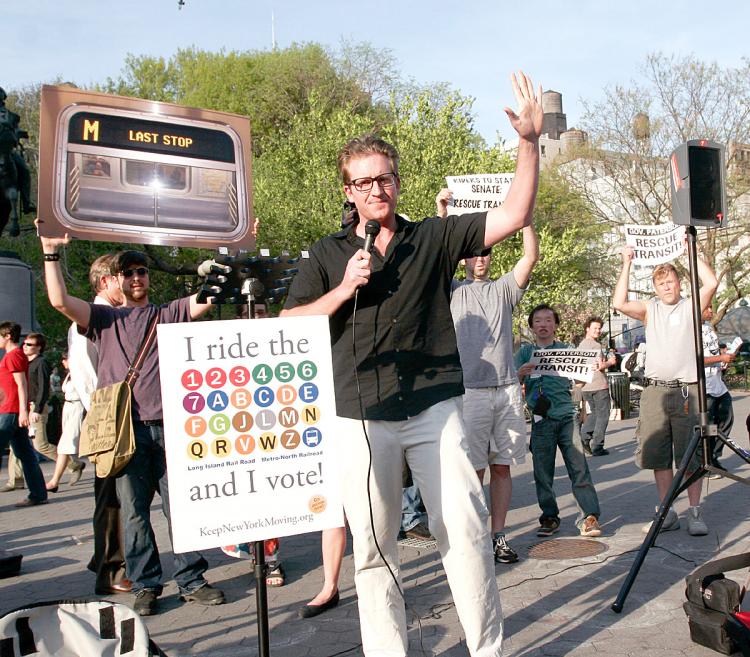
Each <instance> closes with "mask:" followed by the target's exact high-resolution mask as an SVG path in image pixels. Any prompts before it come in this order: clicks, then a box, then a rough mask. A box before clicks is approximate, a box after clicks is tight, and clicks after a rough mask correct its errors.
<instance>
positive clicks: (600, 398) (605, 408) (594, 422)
mask: <svg viewBox="0 0 750 657" xmlns="http://www.w3.org/2000/svg"><path fill="white" fill-rule="evenodd" d="M583 401H585V402H588V404H589V407H590V408H591V412H590V413H589V414H588V416H587V417H586V421H585V422H584V423H583V426H582V427H581V440H584V441H588V440H590V441H591V449H592V450H595V449H604V434H606V433H607V425H608V424H609V408H610V400H609V389H608V388H605V389H604V390H590V391H586V390H584V391H583Z"/></svg>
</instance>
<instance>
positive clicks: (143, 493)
mask: <svg viewBox="0 0 750 657" xmlns="http://www.w3.org/2000/svg"><path fill="white" fill-rule="evenodd" d="M134 429H135V454H133V458H132V459H131V460H130V462H129V463H128V464H127V465H126V466H125V468H124V469H123V470H122V472H121V473H120V474H119V475H117V494H118V496H119V498H120V517H121V519H122V524H123V534H124V545H123V553H124V556H125V565H126V569H127V575H128V577H129V578H130V580H131V581H132V582H133V592H134V593H137V592H138V591H140V590H141V589H154V590H155V591H156V592H157V593H161V589H162V583H161V576H162V570H161V562H160V561H159V550H158V547H157V545H156V537H155V536H154V530H153V529H152V527H151V519H150V513H149V510H150V508H151V502H152V501H153V499H154V493H156V492H158V493H159V495H160V497H161V509H162V511H163V512H164V516H165V517H166V518H167V524H168V526H169V532H170V537H171V534H172V520H171V517H170V514H169V484H168V482H167V460H166V454H165V452H164V429H163V427H162V426H160V425H159V426H157V425H150V426H147V425H145V424H143V423H142V422H134ZM174 567H175V573H174V579H175V582H177V586H178V587H179V589H180V593H183V594H187V593H193V592H194V591H197V590H198V589H199V588H201V587H202V586H205V584H206V580H205V579H204V578H203V573H205V572H206V570H207V568H208V563H207V562H206V560H205V559H204V558H203V556H202V555H201V554H200V553H199V552H184V553H182V554H177V553H175V555H174Z"/></svg>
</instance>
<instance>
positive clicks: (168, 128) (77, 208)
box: [40, 87, 253, 248]
mask: <svg viewBox="0 0 750 657" xmlns="http://www.w3.org/2000/svg"><path fill="white" fill-rule="evenodd" d="M45 95H46V96H47V97H46V100H47V102H48V104H52V105H53V110H54V109H55V108H56V109H57V116H56V119H55V125H54V129H55V130H54V151H53V153H54V157H53V158H52V160H53V161H54V162H55V166H54V168H53V170H51V171H40V205H41V206H42V207H43V208H46V207H48V206H47V205H46V204H45V203H44V201H45V200H46V198H45V197H47V195H48V196H49V200H50V203H49V207H50V209H51V213H50V214H52V215H54V218H55V219H56V220H57V222H59V223H58V224H57V225H56V224H55V222H51V221H47V219H46V217H45V224H47V225H45V226H44V228H43V230H44V232H45V234H59V233H61V232H63V231H64V232H69V233H70V234H72V235H74V236H78V237H84V238H86V239H101V240H107V241H110V240H120V241H131V242H138V243H151V244H172V245H176V246H212V247H213V246H218V245H232V244H234V245H237V246H238V247H243V248H247V247H248V246H249V245H250V242H251V241H252V223H253V222H252V221H251V219H250V217H251V216H252V210H251V207H252V189H251V185H250V171H249V169H250V166H249V164H250V143H249V142H250V129H249V122H248V121H247V119H245V118H244V117H237V116H236V115H228V114H222V113H218V112H211V111H208V110H197V109H191V108H184V107H180V106H176V105H168V104H165V103H153V102H148V101H142V100H138V99H131V98H127V99H126V98H121V97H117V96H107V95H104V94H91V93H89V92H77V93H75V94H74V93H73V92H72V91H70V90H67V89H61V88H59V87H44V89H43V94H42V103H43V105H44V103H45ZM81 95H82V96H84V99H87V98H89V97H95V99H96V101H97V102H96V103H95V104H94V103H90V104H87V103H85V102H80V100H79V102H66V101H70V100H72V96H76V97H77V96H81ZM102 99H104V100H105V102H111V103H112V104H118V105H121V106H118V107H107V106H103V104H102ZM144 107H145V108H149V109H151V110H153V109H154V107H156V108H157V109H158V110H159V111H158V112H154V111H151V112H144V111H142V108H144ZM50 114H51V113H49V112H47V113H43V116H50ZM52 114H53V115H54V111H53V113H52ZM217 119H219V120H217ZM50 132H51V127H50V126H48V127H47V129H46V131H45V124H44V122H43V123H42V137H43V138H44V137H45V135H46V136H47V138H49V135H50ZM45 146H47V150H48V152H49V146H48V142H44V143H43V144H42V150H43V151H44V148H45ZM42 161H44V159H42ZM40 216H42V215H41V214H40Z"/></svg>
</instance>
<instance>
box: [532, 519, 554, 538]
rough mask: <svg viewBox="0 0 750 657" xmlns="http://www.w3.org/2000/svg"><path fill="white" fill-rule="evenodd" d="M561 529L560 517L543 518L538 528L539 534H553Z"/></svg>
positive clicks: (537, 532) (537, 533)
mask: <svg viewBox="0 0 750 657" xmlns="http://www.w3.org/2000/svg"><path fill="white" fill-rule="evenodd" d="M559 529H560V518H542V519H541V520H540V521H539V529H537V530H536V535H537V536H552V534H554V533H555V532H557V531H558V530H559Z"/></svg>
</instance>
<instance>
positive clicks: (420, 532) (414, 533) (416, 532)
mask: <svg viewBox="0 0 750 657" xmlns="http://www.w3.org/2000/svg"><path fill="white" fill-rule="evenodd" d="M404 535H405V536H406V538H416V539H418V540H420V541H434V540H435V537H434V536H433V535H432V534H431V533H430V528H429V527H428V526H427V525H425V524H424V523H423V522H418V523H417V524H416V525H414V527H412V528H411V529H407V530H406V531H405V532H404Z"/></svg>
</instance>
